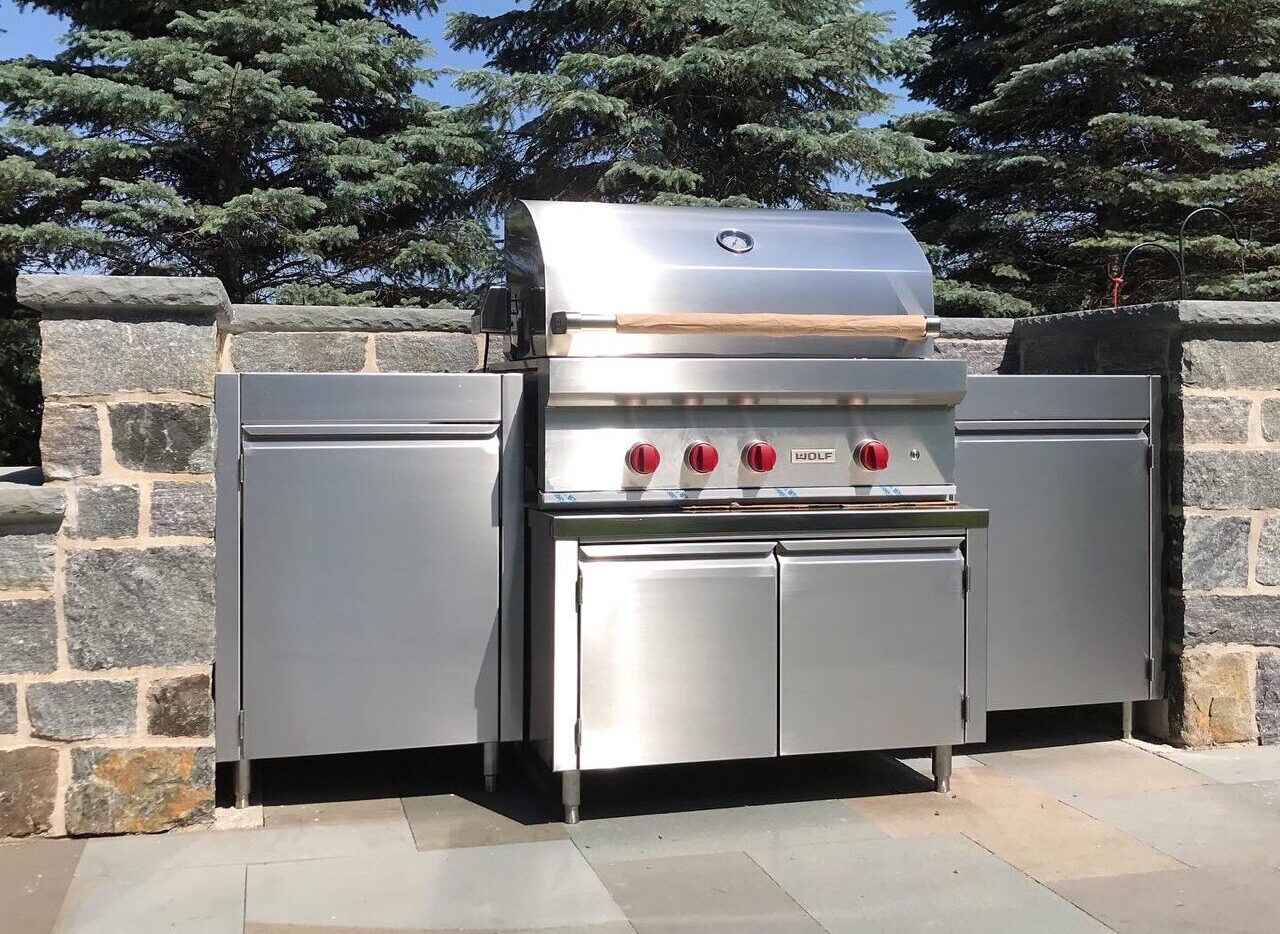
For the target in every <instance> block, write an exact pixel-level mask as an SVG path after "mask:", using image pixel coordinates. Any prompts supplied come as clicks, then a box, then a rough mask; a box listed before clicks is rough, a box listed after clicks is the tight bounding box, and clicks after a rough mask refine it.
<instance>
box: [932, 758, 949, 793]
mask: <svg viewBox="0 0 1280 934" xmlns="http://www.w3.org/2000/svg"><path fill="white" fill-rule="evenodd" d="M933 790H934V791H936V792H938V793H939V794H946V793H947V792H949V791H950V790H951V747H950V746H934V747H933Z"/></svg>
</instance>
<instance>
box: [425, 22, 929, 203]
mask: <svg viewBox="0 0 1280 934" xmlns="http://www.w3.org/2000/svg"><path fill="white" fill-rule="evenodd" d="M888 26H889V18H888V16H886V15H885V14H880V13H871V12H867V11H865V10H863V9H862V8H861V4H860V3H859V2H858V0H530V3H529V6H528V8H527V9H518V10H513V11H511V12H508V13H503V14H501V15H498V16H478V15H472V14H454V15H452V16H451V17H450V19H449V34H450V37H451V39H452V40H453V42H454V44H455V46H456V47H459V48H463V49H468V50H479V51H482V52H483V53H485V54H486V55H488V57H489V64H490V66H491V69H492V70H487V71H473V72H469V73H466V74H464V75H462V76H461V78H460V82H459V83H460V85H461V86H462V87H463V88H464V89H466V90H469V91H471V92H473V93H474V94H475V95H476V97H477V100H478V107H479V108H480V109H481V111H482V112H484V113H485V114H487V115H488V116H489V117H490V118H491V119H492V120H494V122H495V124H496V126H497V129H498V131H499V132H500V134H501V138H502V140H503V141H504V150H503V152H504V158H503V159H502V160H500V161H499V162H498V163H497V164H496V165H495V167H494V169H493V171H492V172H490V173H488V174H487V175H486V176H485V177H484V183H485V191H486V193H487V194H488V196H489V198H490V200H491V201H492V202H493V203H496V204H501V203H503V202H504V201H506V200H509V199H510V198H512V197H537V198H558V199H576V200H607V201H622V202H628V201H652V202H659V203H667V204H719V205H744V206H745V205H764V206H792V207H806V208H827V209H848V208H855V207H862V206H865V204H866V199H865V198H864V197H863V196H862V195H860V194H858V193H857V192H856V191H851V190H849V188H850V187H851V184H852V185H853V186H856V185H859V184H865V183H866V182H868V181H873V180H876V179H880V178H885V177H892V176H895V175H897V174H899V173H901V172H903V171H907V170H920V169H922V168H924V167H925V166H926V165H928V164H930V162H931V159H930V156H929V154H928V153H927V152H926V150H925V149H924V147H923V146H922V145H921V143H920V141H919V140H917V139H915V138H913V137H912V136H911V135H910V134H908V133H905V132H901V131H897V130H893V129H888V128H885V127H883V126H876V125H874V124H875V123H876V122H877V118H878V117H879V116H880V115H882V114H884V113H885V112H886V110H887V109H888V108H889V106H890V104H891V101H892V96H891V94H890V93H888V92H887V91H886V90H885V89H884V84H885V83H886V81H887V80H888V79H890V78H891V77H892V76H893V75H894V74H895V73H898V72H900V71H902V70H903V69H905V68H907V67H909V66H910V65H911V64H912V63H914V62H915V61H916V60H917V58H918V57H919V53H920V49H921V42H920V41H919V40H914V39H889V38H887V37H886V33H887V30H888Z"/></svg>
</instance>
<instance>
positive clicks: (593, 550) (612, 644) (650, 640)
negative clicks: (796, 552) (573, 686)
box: [579, 542, 778, 769]
mask: <svg viewBox="0 0 1280 934" xmlns="http://www.w3.org/2000/svg"><path fill="white" fill-rule="evenodd" d="M773 548H774V545H773V543H772V542H764V543H760V542H741V543H735V542H708V543H689V544H683V543H682V544H667V545H653V544H646V545H635V546H631V545H584V546H582V547H581V550H580V554H579V572H580V574H581V575H582V578H581V587H582V591H581V594H582V603H581V608H580V617H579V623H580V629H581V633H580V651H581V671H582V675H581V693H580V708H579V709H580V717H581V721H582V725H581V731H582V732H581V736H582V747H581V751H580V754H579V762H580V765H581V767H582V768H584V769H600V768H612V767H615V766H628V765H650V764H656V763H663V762H697V761H705V760H711V759H745V758H750V757H755V756H772V755H775V754H776V753H777V735H778V714H777V686H778V680H777V670H778V630H777V594H778V591H777V564H776V561H775V559H774V556H773Z"/></svg>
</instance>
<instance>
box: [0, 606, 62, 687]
mask: <svg viewBox="0 0 1280 934" xmlns="http://www.w3.org/2000/svg"><path fill="white" fill-rule="evenodd" d="M57 667H58V632H57V623H56V622H55V621H54V616H53V600H52V599H45V600H0V672H4V673H5V674H42V673H44V672H49V671H53V670H54V669H55V668H57Z"/></svg>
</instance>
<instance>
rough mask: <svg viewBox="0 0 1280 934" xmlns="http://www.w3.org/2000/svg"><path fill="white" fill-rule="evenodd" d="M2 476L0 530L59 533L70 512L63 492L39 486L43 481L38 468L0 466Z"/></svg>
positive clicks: (41, 473)
mask: <svg viewBox="0 0 1280 934" xmlns="http://www.w3.org/2000/svg"><path fill="white" fill-rule="evenodd" d="M0 474H2V476H0V480H3V482H0V528H14V529H21V530H22V531H24V532H56V531H58V527H59V526H61V525H62V515H63V513H64V512H66V509H67V494H66V493H65V492H63V490H61V489H60V488H58V487H54V486H39V484H40V483H41V482H43V479H44V475H43V472H42V471H41V470H40V468H39V467H0ZM28 484H35V485H31V486H29V485H28Z"/></svg>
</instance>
